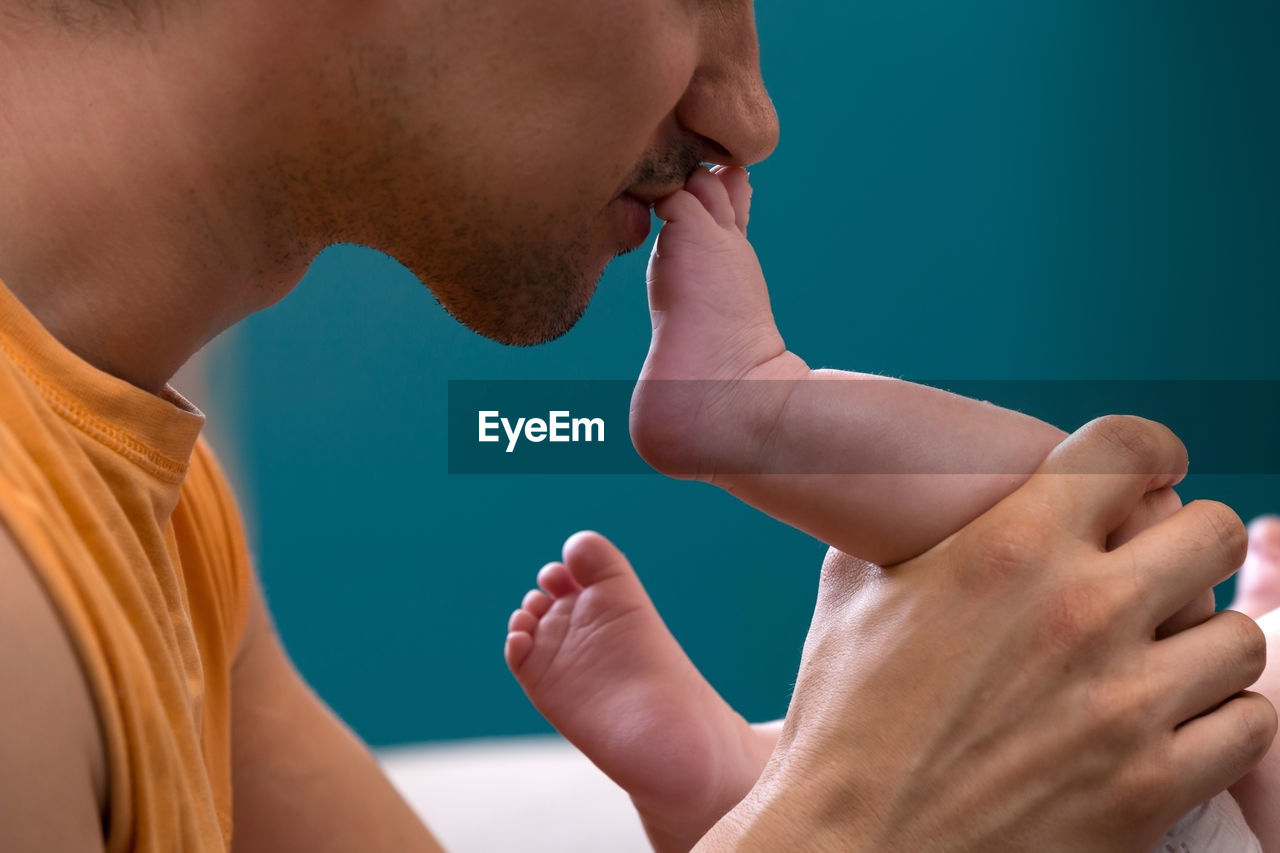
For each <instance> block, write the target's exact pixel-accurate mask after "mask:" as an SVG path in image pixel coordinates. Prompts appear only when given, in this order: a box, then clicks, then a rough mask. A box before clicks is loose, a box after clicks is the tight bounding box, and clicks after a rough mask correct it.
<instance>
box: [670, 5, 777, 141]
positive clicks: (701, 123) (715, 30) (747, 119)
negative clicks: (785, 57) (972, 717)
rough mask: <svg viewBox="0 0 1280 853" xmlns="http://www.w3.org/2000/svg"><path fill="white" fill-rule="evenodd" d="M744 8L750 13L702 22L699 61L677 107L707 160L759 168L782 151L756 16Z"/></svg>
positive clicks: (721, 13)
mask: <svg viewBox="0 0 1280 853" xmlns="http://www.w3.org/2000/svg"><path fill="white" fill-rule="evenodd" d="M710 5H712V6H713V7H714V6H721V7H722V4H710ZM735 5H737V4H735ZM743 5H745V6H746V7H747V10H746V12H733V13H730V12H725V11H719V12H713V13H709V14H708V15H707V16H706V17H705V18H704V19H703V21H702V22H701V23H702V28H701V35H702V38H701V41H702V55H701V62H700V63H699V65H698V68H697V70H696V71H695V72H694V75H693V79H692V80H691V81H690V83H689V88H688V89H687V90H686V91H685V94H684V97H683V98H682V99H681V101H680V104H679V106H678V107H677V108H676V117H677V118H678V119H679V120H680V123H681V124H682V125H683V126H684V127H685V129H687V130H690V131H692V132H693V133H696V134H698V135H699V136H701V137H702V138H703V139H705V140H706V141H707V145H706V148H707V150H706V151H705V152H704V154H703V159H704V160H707V161H710V162H714V163H720V164H723V165H726V166H749V165H751V164H752V163H758V162H759V161H761V160H763V159H764V158H766V157H768V156H769V155H770V154H771V153H773V149H774V148H776V147H777V146H778V114H777V112H776V111H775V110H774V108H773V101H772V100H771V99H770V98H769V93H768V92H767V91H765V87H764V80H763V79H762V78H761V76H760V44H759V41H758V40H757V38H756V25H755V16H754V15H753V14H752V12H751V6H750V4H743ZM722 8H723V7H722Z"/></svg>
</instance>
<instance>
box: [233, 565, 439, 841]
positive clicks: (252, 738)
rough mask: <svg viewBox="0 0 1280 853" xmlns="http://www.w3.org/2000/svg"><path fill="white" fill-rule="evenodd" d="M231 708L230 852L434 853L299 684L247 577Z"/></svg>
mask: <svg viewBox="0 0 1280 853" xmlns="http://www.w3.org/2000/svg"><path fill="white" fill-rule="evenodd" d="M335 630H340V628H339V627H338V626H335ZM231 704H232V723H231V739H232V784H233V789H234V792H235V804H234V820H235V829H234V834H233V837H232V849H233V853H258V851H262V853H289V851H295V850H296V851H306V853H330V851H331V852H332V853H346V851H350V850H360V851H362V853H439V851H440V849H441V848H440V846H439V845H438V844H437V843H436V841H435V839H434V838H432V836H431V833H430V832H428V831H427V828H426V827H425V826H423V824H422V822H421V821H420V820H419V819H418V818H417V816H416V815H415V814H414V813H413V811H412V809H410V808H409V806H408V804H407V803H405V801H404V800H403V798H401V796H400V795H399V793H397V791H396V790H395V788H393V787H392V785H391V783H390V782H389V781H388V780H387V778H386V776H385V775H384V774H383V772H382V769H381V768H380V767H379V766H378V763H377V762H376V761H375V760H374V758H373V756H372V755H371V754H370V753H369V751H368V749H367V748H366V747H365V746H364V744H362V743H361V742H360V740H359V739H358V738H357V737H356V736H355V735H354V734H352V733H351V731H350V730H349V729H347V727H346V726H344V725H343V724H342V723H341V721H339V720H338V718H337V717H336V716H335V715H334V714H333V712H332V711H330V710H329V709H328V708H327V707H326V706H325V705H324V703H322V702H321V701H320V700H319V699H318V698H317V697H316V695H315V694H314V693H313V692H312V691H311V690H310V688H308V687H307V686H306V684H304V683H303V681H302V679H301V677H300V676H299V675H298V673H297V671H296V670H295V669H294V667H293V664H292V663H291V662H290V661H289V658H288V656H287V655H286V654H285V651H284V648H283V647H282V646H281V644H280V640H279V638H278V637H277V635H276V632H275V628H274V627H273V625H272V624H271V617H270V615H269V614H268V612H267V609H266V604H265V602H264V601H263V596H262V590H261V587H260V585H259V584H258V581H257V577H256V575H255V577H254V578H253V584H252V588H251V591H250V594H249V612H248V615H247V618H246V622H245V629H244V637H243V640H242V641H241V646H240V650H239V653H238V654H237V656H236V662H235V667H234V670H233V672H232V682H231Z"/></svg>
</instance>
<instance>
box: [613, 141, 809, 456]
mask: <svg viewBox="0 0 1280 853" xmlns="http://www.w3.org/2000/svg"><path fill="white" fill-rule="evenodd" d="M750 209H751V186H750V184H749V183H748V180H747V173H746V171H745V170H743V169H739V168H728V167H723V166H717V167H715V168H714V169H712V170H710V171H708V170H707V169H699V170H698V171H696V172H694V174H693V175H692V176H691V177H690V178H689V180H688V182H687V183H686V184H685V187H684V189H682V190H678V191H676V192H675V193H672V194H671V195H669V196H667V197H665V198H663V199H660V200H659V201H658V202H657V203H656V204H655V205H654V212H655V213H656V214H657V215H658V216H659V217H660V218H661V219H663V220H664V221H665V223H666V224H664V225H663V227H662V231H661V233H659V235H658V239H657V242H656V243H655V244H654V247H653V255H652V257H651V258H650V260H649V274H648V283H649V313H650V318H651V320H652V324H653V338H652V341H651V343H650V346H649V355H648V358H646V359H645V363H644V367H643V369H642V370H641V371H640V381H639V383H637V385H636V390H635V393H634V394H633V396H632V399H631V438H632V442H633V443H634V444H635V446H636V450H637V451H639V453H640V455H641V456H643V457H644V458H645V460H646V461H648V462H649V464H651V465H653V466H654V467H655V468H657V469H658V470H659V471H662V472H663V473H665V474H669V475H671V476H676V477H698V478H702V479H711V478H712V477H713V476H714V475H715V474H716V473H719V472H721V471H723V470H726V469H733V470H736V471H739V472H741V471H743V469H749V468H750V465H751V463H752V461H753V460H754V457H755V455H756V454H758V453H759V451H760V448H761V447H762V443H761V439H762V438H767V436H768V431H769V430H770V429H771V428H772V426H773V425H774V424H775V423H776V420H777V417H778V413H779V412H780V410H781V407H782V406H783V405H784V404H785V402H786V396H787V392H788V388H789V384H790V383H789V382H785V381H784V382H763V383H759V382H744V381H743V380H751V379H774V380H796V379H802V378H804V377H805V376H807V375H808V373H809V370H808V367H807V366H806V365H805V364H804V362H803V361H802V360H800V359H799V358H798V357H797V356H795V355H793V354H791V353H790V352H788V351H787V348H786V344H784V343H783V340H782V336H781V335H780V334H778V329H777V326H776V324H775V323H774V320H773V312H772V310H771V309H770V307H769V291H768V287H767V286H766V284H765V280H764V273H763V272H762V271H761V269H760V263H759V261H758V260H757V259H756V254H755V251H754V250H753V249H752V248H751V244H750V243H749V242H747V234H746V229H747V220H748V218H749V216H750ZM680 380H691V381H680Z"/></svg>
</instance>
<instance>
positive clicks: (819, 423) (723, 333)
mask: <svg viewBox="0 0 1280 853" xmlns="http://www.w3.org/2000/svg"><path fill="white" fill-rule="evenodd" d="M750 194H751V188H750V186H749V183H748V180H747V174H746V172H745V171H743V170H742V169H736V168H724V167H717V168H715V169H712V170H710V171H708V170H706V169H700V170H698V171H697V172H696V173H695V174H694V175H693V176H692V177H690V179H689V181H688V183H687V184H686V186H685V188H684V189H683V190H680V191H677V192H676V193H674V194H672V195H670V196H667V197H666V198H663V199H661V200H659V201H658V202H657V204H656V205H655V207H654V210H655V212H656V214H657V215H658V216H659V217H660V218H661V219H663V220H665V223H666V224H665V225H664V227H663V229H662V232H661V233H660V234H659V236H658V240H657V243H656V245H655V246H654V251H653V257H652V259H651V261H650V265H649V276H648V279H649V303H650V309H651V315H652V320H653V340H652V344H651V347H650V350H649V355H648V358H647V359H646V361H645V364H644V368H643V370H642V371H641V375H640V382H639V383H638V384H637V386H636V391H635V394H634V396H633V399H632V413H631V433H632V439H633V441H634V442H635V445H636V448H637V450H638V451H639V452H640V453H641V455H642V456H644V457H645V459H646V460H647V461H648V462H649V463H650V464H652V465H653V466H654V467H655V468H657V469H658V470H660V471H662V472H664V473H667V474H670V475H672V476H684V477H696V478H699V479H704V480H708V481H710V482H713V483H715V484H716V485H719V486H721V487H723V488H725V489H727V490H728V491H730V492H732V493H733V494H734V495H736V496H737V497H739V498H741V499H742V500H745V501H746V502H748V503H750V504H752V505H753V506H755V507H757V508H759V509H761V510H763V511H765V512H767V513H769V514H770V515H773V516H774V517H776V518H779V519H781V520H783V521H786V522H788V523H790V524H793V525H795V526H796V527H799V528H800V529H802V530H805V531H807V532H809V533H811V534H813V535H814V536H816V537H818V538H819V539H821V540H823V541H824V542H827V543H828V544H831V545H833V546H835V547H836V548H838V549H839V550H841V551H844V552H846V553H849V554H853V555H856V556H858V557H862V558H864V559H866V560H869V561H871V562H875V563H878V564H881V565H893V564H895V563H899V562H901V561H903V560H906V559H910V558H911V557H914V556H916V555H918V554H921V553H923V552H924V551H926V550H928V549H929V548H931V547H933V546H934V545H936V544H937V543H938V542H940V541H942V540H943V539H944V538H946V537H947V536H949V535H951V534H952V533H954V532H955V531H957V530H959V529H960V528H961V527H963V526H964V525H965V524H967V523H968V522H969V521H971V520H973V519H974V518H976V517H978V516H979V515H981V514H982V513H983V512H985V511H986V510H987V509H989V508H991V507H992V506H994V505H995V504H996V503H997V502H998V501H999V500H1000V499H1001V498H1003V497H1005V496H1006V495H1008V494H1010V493H1011V492H1013V491H1014V490H1015V489H1016V488H1017V487H1018V486H1019V485H1021V484H1022V483H1023V482H1024V481H1025V480H1026V479H1027V478H1028V477H1029V476H1030V474H1031V473H1032V472H1033V471H1034V470H1035V469H1036V467H1037V466H1038V465H1039V464H1040V463H1041V462H1042V461H1043V460H1044V458H1045V457H1046V456H1047V455H1048V454H1049V452H1050V451H1051V450H1052V449H1053V448H1054V447H1055V446H1056V445H1057V444H1058V443H1059V442H1061V441H1062V439H1063V438H1065V434H1064V433H1062V432H1061V431H1060V430H1058V429H1056V428H1054V427H1052V426H1049V425H1048V424H1045V423H1042V422H1040V421H1038V420H1036V419H1034V418H1031V417H1027V416H1025V415H1021V414H1018V413H1016V412H1011V411H1008V410H1004V409H1000V408H998V407H995V406H992V405H989V404H986V403H981V402H978V401H975V400H970V399H967V398H963V397H959V396H956V395H953V394H949V393H946V392H943V391H939V390H937V389H933V388H928V387H925V386H920V385H913V384H911V383H907V382H899V381H894V380H885V379H881V378H879V377H872V376H867V375H862V374H852V373H844V372H839V371H829V370H810V369H809V367H808V366H807V365H806V364H805V363H804V361H802V360H801V359H800V358H799V357H798V356H796V355H794V354H792V353H791V352H789V351H788V350H787V348H786V346H785V345H784V343H783V341H782V338H781V336H780V335H779V333H778V330H777V328H776V326H775V324H774V321H773V315H772V312H771V310H770V306H769V296H768V291H767V288H766V285H765V281H764V276H763V273H762V272H761V269H760V266H759V263H758V261H757V260H756V257H755V253H754V251H753V250H752V248H751V245H750V243H748V242H747V237H746V228H747V219H748V214H749V208H750ZM679 380H685V381H679ZM761 380H764V381H761ZM873 380H877V381H873ZM833 475H840V476H833ZM1146 521H1147V522H1148V523H1149V521H1150V520H1149V519H1147V520H1146ZM1131 523H1132V524H1134V525H1137V526H1138V527H1139V528H1140V527H1141V526H1142V525H1143V520H1142V519H1132V520H1131ZM1135 532H1137V531H1136V530H1126V529H1125V528H1122V529H1121V530H1119V531H1117V532H1116V533H1115V534H1113V540H1114V541H1121V540H1123V539H1124V538H1125V537H1127V536H1128V535H1130V534H1131V533H1135ZM538 586H539V587H540V589H536V590H532V591H530V592H529V593H528V594H527V595H526V596H525V598H524V601H523V603H522V604H521V607H520V609H518V610H516V611H515V613H513V614H512V616H511V619H510V622H509V625H508V632H509V633H508V634H507V640H506V648H505V656H506V660H507V664H508V666H509V667H510V668H511V671H512V673H513V674H514V675H515V677H516V679H517V680H518V681H519V682H520V684H521V686H522V687H523V688H524V690H525V692H526V694H528V696H529V698H530V700H532V702H533V704H534V705H535V706H536V707H537V708H538V710H539V711H541V712H542V714H543V715H544V716H545V717H546V718H547V719H548V720H549V721H550V722H551V723H552V725H554V726H555V727H556V729H558V730H559V731H560V732H561V733H562V734H563V735H564V736H565V737H566V738H568V739H569V740H570V741H571V742H572V743H573V744H574V745H576V746H577V747H578V748H579V749H580V750H581V751H582V752H583V753H585V754H586V755H587V756H588V757H589V758H590V759H591V760H592V761H593V762H595V764H596V765H597V766H599V767H600V769H601V770H603V771H604V772H605V773H606V774H608V775H609V776H610V777H611V778H612V779H613V780H614V781H615V782H617V783H618V784H619V785H620V786H621V787H622V788H623V789H624V790H626V791H627V793H628V794H630V796H631V798H632V801H633V802H634V804H635V806H636V808H637V810H638V811H639V814H640V817H641V820H642V822H643V823H644V826H645V830H646V832H647V833H648V834H649V838H650V840H651V841H652V842H653V844H654V847H655V848H656V849H657V850H660V851H668V850H672V851H674V850H688V849H689V848H690V847H692V846H693V845H694V844H695V843H696V842H697V840H698V839H699V838H700V837H701V836H702V835H703V834H704V833H705V832H706V831H707V830H708V829H709V828H710V827H711V825H712V824H714V823H715V822H716V821H717V820H718V819H719V818H720V817H721V816H722V815H724V814H725V813H726V812H727V811H729V809H731V808H732V807H733V806H734V805H736V804H737V802H738V801H739V800H740V799H741V798H742V797H743V796H744V795H745V794H746V793H747V791H748V790H749V789H750V788H751V787H752V786H753V785H754V784H755V781H756V779H757V778H758V777H759V775H760V772H761V770H762V769H763V768H764V765H765V762H766V760H767V759H768V757H769V755H770V753H771V752H772V751H773V747H774V745H775V744H776V742H777V737H778V734H779V731H780V729H781V724H780V723H767V724H763V725H755V726H753V725H750V724H748V723H747V722H746V720H744V719H743V718H742V717H741V716H739V715H738V714H737V713H735V712H734V711H733V709H732V708H730V707H729V706H728V705H727V704H726V703H725V702H724V700H723V699H721V698H720V696H719V694H717V693H716V691H715V690H714V689H713V688H712V687H711V685H710V684H709V683H707V681H706V680H705V679H704V678H703V677H702V676H701V674H700V673H699V672H698V671H697V669H696V668H695V667H694V666H693V664H692V662H690V660H689V659H688V658H687V657H686V656H685V654H684V652H683V651H682V650H681V649H680V646H679V645H678V644H677V642H676V640H675V638H674V637H672V636H671V634H670V633H669V632H668V631H667V629H666V626H665V625H664V624H663V622H662V619H661V617H659V615H658V613H657V611H656V610H655V609H654V607H653V604H652V602H651V601H650V600H649V597H648V595H647V594H646V593H645V591H644V588H643V587H642V586H641V584H640V581H639V579H638V578H637V576H636V575H635V573H634V571H633V570H632V569H631V567H630V565H629V564H628V563H627V561H626V558H625V557H623V555H622V554H621V553H620V552H619V551H618V550H617V549H616V548H614V546H613V545H611V544H610V543H609V542H608V541H607V540H605V539H604V538H603V537H601V536H599V535H598V534H594V533H582V534H578V535H577V536H575V537H573V538H571V539H570V540H569V541H568V542H567V543H566V544H565V547H564V560H563V562H556V563H550V564H548V565H547V566H545V567H543V569H542V570H541V571H540V572H539V573H538ZM1274 605H1280V600H1278V601H1276V602H1274V603H1273V606H1274ZM1268 609H1269V608H1268ZM1251 615H1254V616H1257V615H1260V614H1259V613H1257V612H1255V613H1252V614H1251ZM1267 843H1268V845H1273V844H1276V843H1280V838H1276V839H1268V840H1267ZM1179 845H1183V846H1179ZM1268 849H1272V848H1271V847H1270V846H1269V848H1268ZM1276 849H1280V848H1276ZM1159 850H1160V851H1165V850H1177V851H1180V853H1181V851H1188V853H1191V851H1206V853H1210V851H1211V853H1255V851H1260V850H1261V848H1260V847H1259V842H1258V839H1257V837H1256V836H1255V835H1254V834H1253V833H1252V832H1251V831H1250V830H1249V827H1248V826H1247V825H1246V824H1245V821H1244V817H1243V815H1242V814H1241V811H1240V809H1239V807H1238V806H1237V805H1236V803H1235V801H1234V800H1232V799H1231V797H1230V796H1229V795H1227V794H1222V795H1220V796H1219V797H1217V798H1215V799H1214V800H1212V801H1211V802H1209V803H1207V804H1205V805H1204V806H1202V807H1200V808H1199V809H1197V810H1195V811H1194V812H1193V813H1192V814H1190V815H1188V816H1187V817H1186V818H1184V819H1183V820H1182V821H1181V822H1180V823H1179V824H1178V826H1176V827H1174V829H1173V830H1172V831H1171V832H1170V835H1169V837H1167V838H1166V839H1165V840H1164V841H1163V842H1162V843H1161V846H1160V848H1159Z"/></svg>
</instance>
